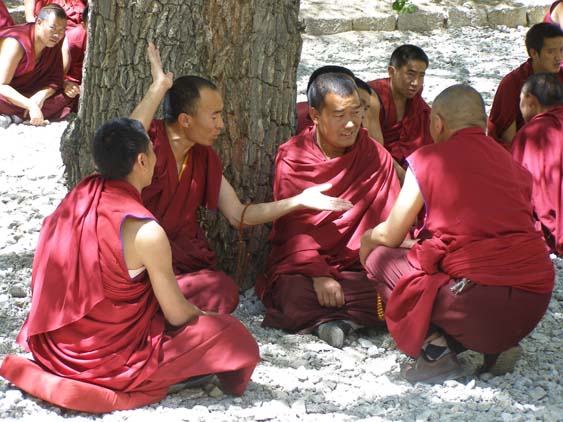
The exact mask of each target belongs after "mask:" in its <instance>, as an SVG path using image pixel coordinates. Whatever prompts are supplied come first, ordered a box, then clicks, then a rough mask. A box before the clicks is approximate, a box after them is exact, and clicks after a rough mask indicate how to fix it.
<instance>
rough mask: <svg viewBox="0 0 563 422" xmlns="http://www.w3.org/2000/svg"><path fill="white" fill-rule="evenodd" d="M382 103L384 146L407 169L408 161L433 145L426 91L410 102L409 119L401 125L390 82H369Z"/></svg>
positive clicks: (407, 111) (380, 115)
mask: <svg viewBox="0 0 563 422" xmlns="http://www.w3.org/2000/svg"><path fill="white" fill-rule="evenodd" d="M368 85H369V86H370V87H372V88H373V89H374V91H375V92H376V93H377V95H378V97H379V101H380V103H381V111H380V112H379V123H380V125H381V132H382V134H383V145H384V146H385V148H387V151H389V152H390V153H391V155H392V156H393V158H394V159H395V160H397V162H398V163H399V164H400V165H401V166H403V167H404V168H406V161H405V158H406V157H407V156H408V155H410V154H411V153H412V152H414V151H416V150H417V149H418V148H420V147H421V146H423V145H428V144H432V143H433V141H432V137H431V136H430V107H428V104H426V101H424V100H423V98H422V91H421V92H419V93H418V94H416V95H415V96H414V97H413V98H411V99H409V100H407V105H406V107H405V115H404V116H403V118H402V119H401V120H400V121H397V109H396V107H395V102H394V101H393V96H392V95H391V82H390V80H389V78H384V79H376V80H374V81H370V82H368Z"/></svg>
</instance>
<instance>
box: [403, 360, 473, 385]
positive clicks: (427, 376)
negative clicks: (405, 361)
mask: <svg viewBox="0 0 563 422" xmlns="http://www.w3.org/2000/svg"><path fill="white" fill-rule="evenodd" d="M463 374H464V371H463V368H462V367H461V365H460V363H459V361H458V360H457V357H456V355H455V354H454V353H448V354H447V355H445V356H443V357H441V358H440V359H438V360H434V361H431V360H428V359H426V358H425V357H424V355H423V354H422V355H420V356H419V357H418V358H417V359H416V362H415V363H414V364H413V365H407V366H405V367H403V368H402V369H401V376H402V377H403V378H405V379H406V380H407V381H409V382H411V383H413V384H414V383H417V382H422V383H426V384H441V383H442V382H444V381H447V380H453V379H457V378H459V377H461V376H463Z"/></svg>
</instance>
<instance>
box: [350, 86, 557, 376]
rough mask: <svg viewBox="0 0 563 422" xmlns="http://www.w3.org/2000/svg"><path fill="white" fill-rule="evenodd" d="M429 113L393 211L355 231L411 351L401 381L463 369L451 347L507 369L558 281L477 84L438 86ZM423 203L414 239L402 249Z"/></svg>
mask: <svg viewBox="0 0 563 422" xmlns="http://www.w3.org/2000/svg"><path fill="white" fill-rule="evenodd" d="M430 121H431V124H430V132H431V134H432V137H433V139H434V140H435V142H436V143H435V144H433V145H427V146H424V147H422V148H420V149H419V150H417V151H415V152H414V153H412V154H411V155H410V156H409V157H408V158H407V161H408V163H409V168H408V170H407V174H406V177H405V183H404V185H403V187H402V189H401V192H400V193H399V196H398V198H397V200H396V202H395V204H394V205H393V208H392V210H391V213H390V214H389V216H388V218H387V219H386V220H385V221H384V222H382V223H381V224H379V225H377V226H376V227H375V228H373V229H371V230H368V231H366V232H365V234H364V235H363V236H362V239H361V249H360V259H361V260H362V263H364V265H365V267H366V269H367V271H368V273H369V275H370V277H371V279H372V280H373V281H374V283H375V285H376V288H377V291H378V292H379V294H380V295H381V297H382V300H383V302H384V303H385V320H386V322H387V327H388V328H389V331H390V333H391V335H392V336H393V338H394V339H395V341H396V343H397V347H398V348H399V349H400V350H401V351H403V352H404V353H406V354H407V355H409V356H412V357H414V358H416V362H415V363H414V364H413V365H408V366H406V367H404V368H403V369H402V371H401V374H402V376H403V377H404V378H406V379H407V380H409V381H411V382H413V383H414V382H427V383H438V382H442V381H444V380H446V379H451V378H456V377H458V376H460V375H462V373H463V371H464V370H463V368H461V366H460V364H459V362H458V360H457V358H456V354H457V353H460V352H462V351H463V350H465V349H470V350H474V351H476V352H480V353H483V354H484V355H485V358H484V365H483V367H482V368H481V371H486V372H491V373H493V374H497V375H498V374H502V373H506V372H509V371H511V370H512V369H513V368H514V365H515V364H516V360H517V359H518V357H519V355H520V353H521V348H520V347H519V345H518V343H519V342H520V340H522V338H524V337H525V336H526V335H527V334H528V333H529V332H530V331H532V330H533V328H534V327H535V326H536V325H537V323H538V322H539V321H540V319H541V318H542V316H543V315H544V313H545V311H546V309H547V306H548V303H549V300H550V297H551V292H552V290H553V284H554V269H553V264H552V263H551V261H550V259H549V255H548V253H547V250H546V248H545V244H544V241H543V238H542V236H541V233H540V232H538V231H537V230H536V229H535V227H534V221H533V215H532V206H531V188H532V181H531V177H530V174H529V173H528V172H527V171H526V170H525V169H524V168H522V167H521V166H520V165H519V164H517V163H516V162H514V160H513V159H512V157H511V156H510V154H509V153H508V152H507V151H506V150H505V149H504V148H503V147H502V146H501V145H499V144H498V143H496V142H493V141H492V140H491V138H489V137H488V136H486V135H485V128H486V125H487V116H486V113H485V106H484V103H483V99H482V98H481V96H480V95H479V93H478V92H477V91H475V90H474V89H473V88H471V87H469V86H467V85H454V86H452V87H449V88H447V89H446V90H444V91H443V92H442V93H441V94H440V95H438V97H436V99H435V100H434V103H433V106H432V112H431V115H430ZM422 207H425V213H426V219H425V221H424V230H423V231H422V232H421V233H420V235H419V240H420V242H419V243H416V244H414V246H412V248H411V249H410V250H409V249H406V248H397V246H399V245H400V244H401V242H403V240H404V239H405V236H406V234H407V233H408V232H409V230H410V228H411V225H412V222H413V220H414V219H415V217H416V216H417V215H418V213H419V211H420V210H421V209H422ZM523 310H525V312H523Z"/></svg>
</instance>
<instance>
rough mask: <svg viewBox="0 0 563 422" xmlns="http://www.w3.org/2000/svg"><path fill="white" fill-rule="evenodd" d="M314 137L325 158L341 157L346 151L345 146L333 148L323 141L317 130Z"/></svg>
mask: <svg viewBox="0 0 563 422" xmlns="http://www.w3.org/2000/svg"><path fill="white" fill-rule="evenodd" d="M315 137H316V139H317V145H318V146H319V148H320V149H321V151H322V153H323V154H324V156H325V158H326V159H327V160H331V159H333V158H336V157H341V156H343V155H344V154H345V153H346V148H333V147H331V146H330V145H328V144H327V143H326V142H323V141H322V139H321V137H320V136H319V133H318V132H317V133H316V134H315Z"/></svg>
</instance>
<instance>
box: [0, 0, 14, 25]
mask: <svg viewBox="0 0 563 422" xmlns="http://www.w3.org/2000/svg"><path fill="white" fill-rule="evenodd" d="M13 24H14V21H13V20H12V16H11V15H10V12H9V11H8V8H7V7H6V5H5V4H4V2H3V1H0V29H1V28H4V27H5V26H12V25H13Z"/></svg>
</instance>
